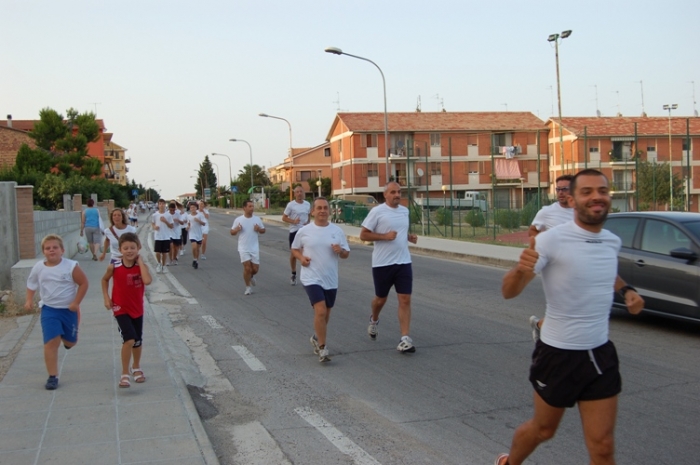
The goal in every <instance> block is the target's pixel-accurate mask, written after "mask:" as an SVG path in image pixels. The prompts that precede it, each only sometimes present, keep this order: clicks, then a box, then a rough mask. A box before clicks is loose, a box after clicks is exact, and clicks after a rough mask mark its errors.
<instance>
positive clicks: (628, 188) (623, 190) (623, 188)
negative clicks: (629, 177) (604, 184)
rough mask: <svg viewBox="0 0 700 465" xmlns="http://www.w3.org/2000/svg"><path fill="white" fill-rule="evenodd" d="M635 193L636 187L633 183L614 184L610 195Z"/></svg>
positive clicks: (611, 186)
mask: <svg viewBox="0 0 700 465" xmlns="http://www.w3.org/2000/svg"><path fill="white" fill-rule="evenodd" d="M634 191H635V185H634V183H633V182H613V183H612V184H611V185H610V194H611V195H615V194H618V195H619V194H630V193H633V192H634Z"/></svg>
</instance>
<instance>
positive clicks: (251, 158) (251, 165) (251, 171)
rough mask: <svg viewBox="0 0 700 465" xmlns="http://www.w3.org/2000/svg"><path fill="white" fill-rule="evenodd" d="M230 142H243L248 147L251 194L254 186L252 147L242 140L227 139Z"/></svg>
mask: <svg viewBox="0 0 700 465" xmlns="http://www.w3.org/2000/svg"><path fill="white" fill-rule="evenodd" d="M229 141H231V142H245V143H246V144H247V145H248V151H249V152H250V188H251V191H250V192H251V193H252V192H253V191H252V189H253V186H255V181H254V180H253V147H251V146H250V144H249V143H248V141H245V140H243V139H229Z"/></svg>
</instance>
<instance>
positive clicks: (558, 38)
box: [547, 29, 571, 174]
mask: <svg viewBox="0 0 700 465" xmlns="http://www.w3.org/2000/svg"><path fill="white" fill-rule="evenodd" d="M570 35H571V30H570V29H569V30H566V31H563V32H562V33H561V34H550V35H549V37H547V41H549V42H554V58H555V61H556V64H557V105H558V107H559V162H560V164H561V165H560V166H561V172H562V174H563V173H564V134H563V133H562V131H563V126H564V124H563V123H562V119H561V80H560V79H559V42H560V41H561V40H563V39H566V38H567V37H569V36H570Z"/></svg>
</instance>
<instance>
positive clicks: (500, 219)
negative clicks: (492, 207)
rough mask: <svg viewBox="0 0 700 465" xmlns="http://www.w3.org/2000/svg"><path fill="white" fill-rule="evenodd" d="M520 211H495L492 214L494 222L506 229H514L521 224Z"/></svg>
mask: <svg viewBox="0 0 700 465" xmlns="http://www.w3.org/2000/svg"><path fill="white" fill-rule="evenodd" d="M521 216H522V215H521V212H520V210H496V211H495V212H494V222H495V223H496V224H497V225H499V226H501V227H503V228H506V229H516V228H519V227H520V224H521Z"/></svg>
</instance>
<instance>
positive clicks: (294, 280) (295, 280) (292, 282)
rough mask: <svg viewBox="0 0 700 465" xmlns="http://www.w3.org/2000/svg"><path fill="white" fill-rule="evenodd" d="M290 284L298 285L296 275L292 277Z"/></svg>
mask: <svg viewBox="0 0 700 465" xmlns="http://www.w3.org/2000/svg"><path fill="white" fill-rule="evenodd" d="M289 284H291V285H292V286H296V285H297V275H295V274H293V275H292V277H291V279H290V280H289Z"/></svg>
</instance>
